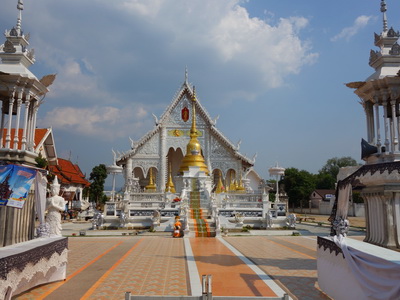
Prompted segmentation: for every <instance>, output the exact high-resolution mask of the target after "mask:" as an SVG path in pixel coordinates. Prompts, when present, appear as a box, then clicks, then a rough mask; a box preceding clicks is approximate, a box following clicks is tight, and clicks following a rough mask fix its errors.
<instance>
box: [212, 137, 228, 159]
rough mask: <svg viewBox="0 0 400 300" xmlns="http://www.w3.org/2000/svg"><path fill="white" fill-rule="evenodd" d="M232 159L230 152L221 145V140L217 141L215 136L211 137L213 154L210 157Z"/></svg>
mask: <svg viewBox="0 0 400 300" xmlns="http://www.w3.org/2000/svg"><path fill="white" fill-rule="evenodd" d="M228 156H229V157H230V156H231V153H230V150H229V149H228V148H227V147H226V146H224V145H223V144H221V142H220V141H219V140H217V139H216V138H215V137H214V136H212V137H211V153H210V157H211V158H213V157H228Z"/></svg>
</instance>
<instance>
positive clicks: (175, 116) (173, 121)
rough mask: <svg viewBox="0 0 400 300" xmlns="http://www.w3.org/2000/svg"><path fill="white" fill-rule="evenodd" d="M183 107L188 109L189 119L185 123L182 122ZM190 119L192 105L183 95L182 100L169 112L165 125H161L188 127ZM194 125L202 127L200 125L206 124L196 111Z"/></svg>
mask: <svg viewBox="0 0 400 300" xmlns="http://www.w3.org/2000/svg"><path fill="white" fill-rule="evenodd" d="M184 107H187V108H188V109H189V119H188V121H187V122H185V121H183V120H182V109H183V108H184ZM191 119H192V104H191V103H190V100H189V99H188V98H187V96H186V95H185V96H183V97H182V99H181V100H180V101H179V102H178V103H177V105H176V106H175V107H174V109H173V110H172V111H171V113H170V115H169V117H168V118H166V120H165V123H164V124H163V125H168V126H175V125H179V126H187V127H190V126H191ZM196 123H197V126H202V125H205V124H206V122H205V120H204V118H203V116H202V115H200V114H199V112H198V111H196Z"/></svg>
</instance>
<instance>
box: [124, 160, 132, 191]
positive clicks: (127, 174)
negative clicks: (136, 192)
mask: <svg viewBox="0 0 400 300" xmlns="http://www.w3.org/2000/svg"><path fill="white" fill-rule="evenodd" d="M132 177H133V175H132V159H131V158H128V159H127V160H126V166H125V187H126V186H127V185H128V183H129V182H130V179H132Z"/></svg>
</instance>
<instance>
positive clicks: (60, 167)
mask: <svg viewBox="0 0 400 300" xmlns="http://www.w3.org/2000/svg"><path fill="white" fill-rule="evenodd" d="M57 160H58V164H57V165H56V166H49V168H50V172H52V173H53V174H54V175H57V178H58V180H59V181H60V182H61V184H81V185H83V186H84V187H87V186H89V185H90V182H89V181H87V180H86V178H85V175H83V173H82V171H81V169H80V168H79V166H78V165H75V164H73V163H72V162H71V161H69V160H66V159H63V158H58V159H57Z"/></svg>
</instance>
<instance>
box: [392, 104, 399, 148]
mask: <svg viewBox="0 0 400 300" xmlns="http://www.w3.org/2000/svg"><path fill="white" fill-rule="evenodd" d="M390 105H391V106H392V143H393V146H392V149H393V152H396V151H398V149H399V148H398V144H399V140H398V137H397V132H398V130H397V117H396V100H391V101H390Z"/></svg>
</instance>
